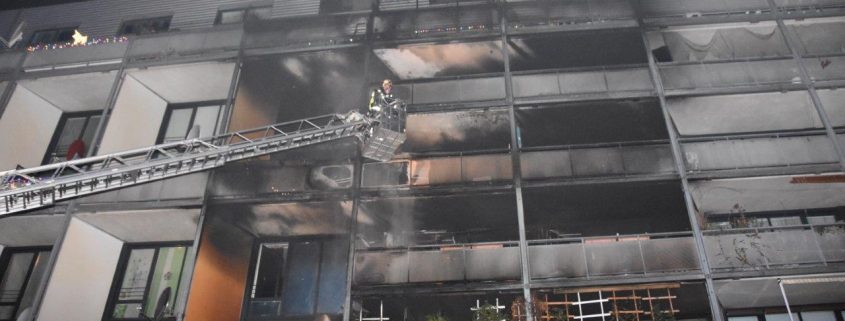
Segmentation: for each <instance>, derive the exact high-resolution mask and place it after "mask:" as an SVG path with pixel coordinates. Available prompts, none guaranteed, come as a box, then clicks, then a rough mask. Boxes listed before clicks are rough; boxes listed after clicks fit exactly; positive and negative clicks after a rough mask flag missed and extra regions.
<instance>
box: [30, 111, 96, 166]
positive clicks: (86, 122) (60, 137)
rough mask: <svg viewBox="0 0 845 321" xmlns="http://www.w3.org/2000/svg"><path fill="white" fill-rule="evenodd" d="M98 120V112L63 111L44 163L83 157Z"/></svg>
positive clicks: (92, 137) (89, 144)
mask: <svg viewBox="0 0 845 321" xmlns="http://www.w3.org/2000/svg"><path fill="white" fill-rule="evenodd" d="M99 122H100V112H99V111H90V112H81V113H65V114H63V115H62V118H61V119H59V125H58V126H57V127H56V131H55V132H54V133H53V139H52V140H51V141H50V146H49V148H47V155H46V156H44V161H43V163H44V164H52V163H57V162H64V161H68V160H72V159H75V158H82V157H85V154H86V152H87V150H88V148H89V147H90V146H91V143H92V140H93V139H94V132H95V131H96V130H97V124H98V123H99Z"/></svg>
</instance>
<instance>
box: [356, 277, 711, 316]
mask: <svg viewBox="0 0 845 321" xmlns="http://www.w3.org/2000/svg"><path fill="white" fill-rule="evenodd" d="M706 293H707V292H706V290H705V287H704V284H703V283H701V282H661V283H641V282H640V283H636V284H608V285H603V286H592V287H577V286H567V287H544V288H534V289H532V291H531V297H532V303H533V304H532V307H530V309H531V310H532V312H533V315H534V318H536V319H537V320H567V319H569V320H573V319H574V320H579V319H605V320H612V321H622V320H637V319H640V320H660V319H662V318H666V319H669V320H706V319H709V318H711V315H710V313H709V311H708V310H707V305H706V304H702V302H705V301H706V300H707V299H706V296H707V294H706ZM353 302H355V307H354V309H355V310H354V311H353V312H355V313H356V314H353V315H354V316H356V318H355V319H356V320H388V319H391V320H393V319H398V318H403V319H406V320H425V319H430V318H434V317H438V318H441V319H446V320H467V319H471V318H472V319H476V320H491V321H492V320H515V321H519V320H526V319H527V318H526V313H525V312H526V304H525V300H524V297H522V296H521V295H520V293H519V291H516V290H487V291H482V290H471V291H468V290H463V291H453V292H446V293H430V292H391V293H360V294H355V295H354V296H353Z"/></svg>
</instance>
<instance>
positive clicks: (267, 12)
mask: <svg viewBox="0 0 845 321" xmlns="http://www.w3.org/2000/svg"><path fill="white" fill-rule="evenodd" d="M272 11H273V7H271V6H264V7H254V8H238V9H227V10H220V11H219V12H217V19H215V20H214V24H216V25H225V24H232V23H241V22H244V21H249V20H252V19H256V20H266V19H270V17H271V15H272Z"/></svg>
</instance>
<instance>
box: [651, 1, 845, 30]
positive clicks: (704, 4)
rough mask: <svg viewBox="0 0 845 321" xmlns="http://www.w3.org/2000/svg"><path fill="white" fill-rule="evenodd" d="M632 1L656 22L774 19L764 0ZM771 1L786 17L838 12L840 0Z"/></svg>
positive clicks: (813, 15)
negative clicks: (726, 0)
mask: <svg viewBox="0 0 845 321" xmlns="http://www.w3.org/2000/svg"><path fill="white" fill-rule="evenodd" d="M636 3H637V5H638V9H639V13H640V15H641V16H642V17H643V18H644V20H645V22H646V23H647V24H651V25H657V26H666V25H691V24H705V23H713V22H736V21H743V22H747V21H760V20H772V19H774V17H773V15H772V10H771V7H770V6H769V2H768V1H766V0H753V1H743V2H725V1H719V0H706V1H694V0H688V1H687V0H685V1H666V0H639V1H636ZM774 4H775V6H777V8H778V10H780V11H781V12H783V13H784V14H785V15H786V16H788V17H807V18H809V17H817V16H829V15H838V14H841V12H842V11H841V10H842V3H841V2H838V1H836V0H811V1H792V0H775V1H774Z"/></svg>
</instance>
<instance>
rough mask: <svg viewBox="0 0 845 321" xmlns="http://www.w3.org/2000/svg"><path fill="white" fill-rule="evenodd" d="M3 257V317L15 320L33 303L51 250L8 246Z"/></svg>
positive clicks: (0, 287)
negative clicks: (10, 247) (11, 247)
mask: <svg viewBox="0 0 845 321" xmlns="http://www.w3.org/2000/svg"><path fill="white" fill-rule="evenodd" d="M4 252H5V253H3V258H2V260H0V264H2V265H0V273H2V276H3V279H2V280H0V320H4V321H5V320H15V319H17V317H18V316H19V315H20V314H21V313H23V312H24V311H26V310H28V309H30V308H31V306H32V302H33V299H34V298H35V292H36V289H37V288H38V284H39V283H41V278H42V277H43V276H44V269H45V266H46V263H47V260H48V259H49V257H50V250H49V249H47V248H39V249H7V250H6V251H4Z"/></svg>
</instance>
